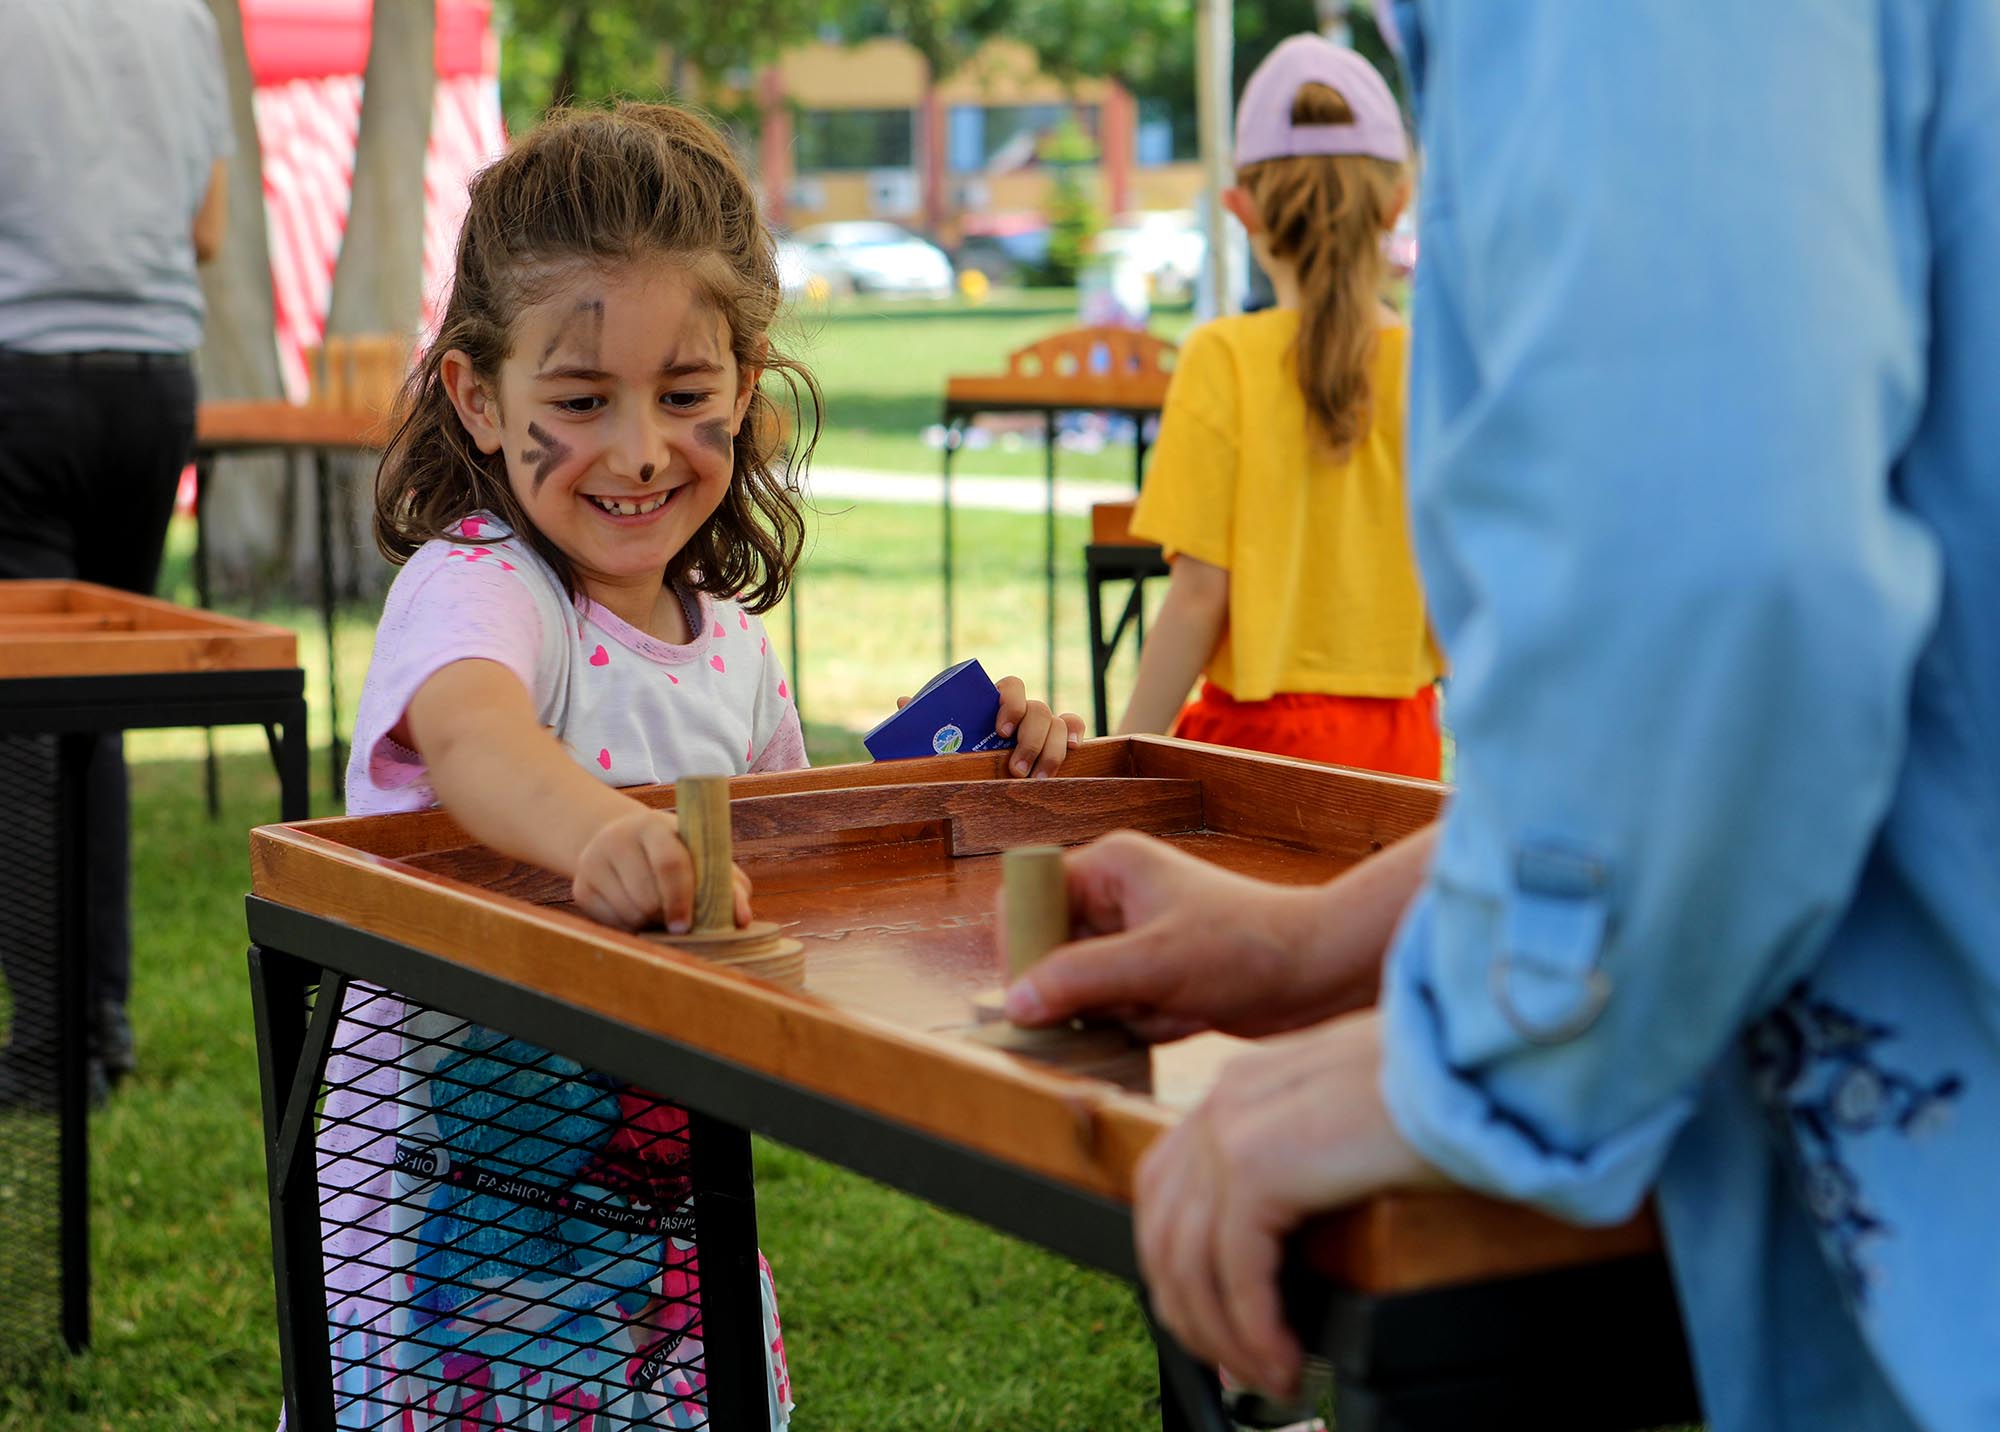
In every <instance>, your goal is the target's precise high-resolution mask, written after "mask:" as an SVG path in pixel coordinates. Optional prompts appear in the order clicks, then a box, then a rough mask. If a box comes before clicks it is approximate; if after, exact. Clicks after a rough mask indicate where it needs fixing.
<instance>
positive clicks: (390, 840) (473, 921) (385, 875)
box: [251, 737, 1657, 1292]
mask: <svg viewBox="0 0 2000 1432" xmlns="http://www.w3.org/2000/svg"><path fill="white" fill-rule="evenodd" d="M1004 759H1005V753H993V754H988V755H974V756H956V757H942V758H936V759H928V760H915V761H897V762H888V763H882V764H877V765H864V766H845V767H829V768H823V769H819V770H812V771H800V772H790V773H785V774H780V775H770V776H750V777H742V778H738V779H737V780H736V781H734V782H733V783H732V788H731V789H732V797H733V809H732V818H733V825H734V829H735V841H736V856H737V859H738V861H739V863H741V864H742V865H743V867H744V868H745V870H746V871H748V872H749V874H750V876H751V878H752V879H753V881H754V882H755V884H756V890H757V901H756V903H757V913H758V915H759V916H760V917H761V918H765V919H771V920H775V921H778V922H780V923H781V924H783V925H785V926H786V927H787V933H789V934H791V935H793V936H796V937H797V938H799V939H800V940H802V941H803V942H804V944H805V946H806V952H807V955H806V958H807V979H806V987H805V989H804V991H803V992H795V991H789V990H784V989H780V988H777V987H775V986H772V985H769V984H765V983H762V982H759V981H756V980H751V979H748V978H745V977H743V976H740V975H736V974H733V973H730V972H728V971H724V970H720V969H717V968H716V967H714V966H712V965H707V964H704V963H703V962H701V961H700V960H699V959H697V958H694V957H691V956H687V955H683V954H679V953H677V952H674V951H672V950H670V949H668V948H665V947H664V946H663V943H662V940H663V938H664V937H659V938H647V937H645V936H642V935H636V934H629V933H625V932H622V931H617V930H612V929H609V928H606V927H605V926H602V925H598V924H596V923H595V922H593V921H591V920H589V919H587V918H585V917H584V916H582V915H581V914H579V913H577V912H576V911H575V910H574V909H573V908H571V907H570V906H569V905H568V903H567V896H568V885H567V882H566V881H565V880H563V879H561V878H560V877H558V876H555V875H553V874H551V873H549V872H547V871H544V870H540V869H538V868H536V867H533V866H527V865H523V864H520V863H518V862H515V861H512V860H509V859H506V858H504V857H501V856H499V855H496V854H494V853H493V852H491V851H489V850H487V849H485V848H484V847H481V846H477V845H474V844H472V843H471V842H470V841H469V839H468V838H467V837H466V835H465V834H464V832H463V831H461V830H460V829H459V828H458V827H457V825H456V824H455V823H454V822H453V821H452V820H451V818H450V817H449V816H447V815H445V814H444V813H442V812H437V811H433V812H423V813H419V814H413V815H403V816H385V817H375V818H371V819H342V820H323V821H312V822H305V823H301V824H298V825H292V826H270V827H265V828H263V829H260V830H258V831H256V832H254V833H253V835H252V839H251V857H252V871H253V886H254V889H255V892H256V894H258V895H259V896H262V897H264V898H266V899H268V900H271V901H273V902H276V903H278V904H281V905H286V906H290V907H292V908H294V909H298V910H302V911H305V912H308V913H311V914H316V915H320V916H323V917H326V918H329V919H332V920H336V921H339V922H341V923H343V924H346V925H348V926H352V927H355V928H358V929H361V930H364V931H367V932H369V933H372V934H376V935H380V936H382V937H385V938H388V939H391V940H396V941H399V942H402V943H404V944H408V945H411V946H413V947H416V948H420V949H423V950H425V951H427V952H430V953H432V954H435V955H438V956H440V957H443V958H445V959H448V960H450V961H453V962H455V963H458V964H460V965H463V966H466V967H468V968H472V969H476V970H479V971H482V972H484V973H486V974H489V975H492V976H497V977H499V978H501V979H504V980H507V981H509V982H512V983H514V984H517V985H522V986H527V987H530V988H534V989H537V990H540V991H542V992H544V993H546V994H549V995H551V996H553V997H556V998H558V999H560V1000H562V1001H564V1002H566V1003H568V1004H572V1005H577V1006H581V1007H583V1008H586V1009H589V1010H591V1011H593V1012H595V1013H599V1014H602V1015H605V1016H607V1017H609V1018H612V1019H615V1020H618V1021H620V1022H621V1023H623V1024H626V1025H628V1026H631V1027H634V1028H639V1029H644V1030H647V1031H651V1032H653V1033H656V1034H658V1035H661V1036H663V1037H665V1038H667V1039H670V1040H673V1041H675V1042H677V1043H680V1044H683V1045H687V1046H691V1047H694V1048H698V1049H701V1050H704V1051H707V1052H710V1053H714V1054H717V1055H721V1056H724V1057H727V1058H728V1059H730V1060H732V1061H735V1062H736V1063H739V1064H743V1065H748V1066H750V1067H753V1068H756V1069H758V1070H760V1071H761V1072H763V1073H765V1074H766V1075H767V1076H770V1077H773V1078H775V1079H778V1080H780V1081H782V1082H784V1083H787V1084H791V1085H793V1086H795V1087H800V1088H804V1089H808V1090H811V1091H812V1092H814V1093H816V1094H819V1095H822V1096H825V1097H829V1098H833V1099H838V1100H840V1101H842V1102H844V1103H846V1104H848V1105H851V1106H854V1107H857V1108H860V1109H863V1110H866V1111H868V1112H870V1113H873V1114H876V1115H879V1116H882V1117H886V1118H890V1119H893V1120H895V1121H896V1122H898V1123H901V1124H903V1125H905V1126H907V1127H911V1128H915V1129H919V1130H922V1131H924V1132H926V1133H929V1134H932V1135H935V1136H936V1137H939V1138H941V1139H946V1140H949V1141H951V1142H953V1143H956V1144H958V1145H960V1146H963V1147H968V1148H972V1149H975V1150H977V1151H979V1152H982V1153H985V1154H987V1155H990V1156H992V1157H995V1158H998V1159H1003V1160H1006V1161H1007V1162H1009V1163H1011V1164H1013V1165H1015V1166H1018V1167H1022V1168H1025V1169H1028V1170H1031V1171H1033V1172H1035V1173H1038V1174H1040V1175H1042V1176H1044V1177H1047V1178H1051V1179H1055V1180H1058V1181H1061V1182H1063V1183H1067V1184H1069V1185H1072V1186H1074V1187H1077V1188H1080V1189H1083V1190H1086V1191H1089V1192H1091V1193H1094V1194H1097V1195H1100V1196H1103V1197H1108V1198H1111V1199H1113V1200H1117V1201H1122V1202H1129V1201H1130V1198H1131V1194H1132V1178H1133V1171H1134V1168H1135V1166H1136V1164H1137V1162H1138V1159H1139V1157H1140V1155H1141V1154H1142V1153H1143V1152H1144V1151H1145V1149H1146V1147H1147V1145H1149V1144H1150V1143H1151V1142H1152V1141H1153V1139H1155V1138H1156V1137H1158V1136H1159V1134H1160V1133H1161V1132H1162V1131H1163V1130H1165V1129H1166V1128H1167V1127H1169V1126H1170V1124H1171V1123H1172V1121H1173V1120H1174V1119H1176V1118H1177V1117H1179V1113H1178V1111H1179V1110H1181V1109H1183V1108H1185V1107H1187V1106H1188V1105H1189V1104H1191V1103H1192V1102H1194V1101H1195V1100H1196V1099H1197V1098H1199V1096H1200V1094H1201V1092H1202V1091H1203V1090H1204V1089H1205V1088H1206V1087H1207V1086H1208V1084H1209V1083H1210V1082H1211V1081H1212V1080H1213V1078H1214V1077H1215V1074H1216V1072H1217V1070H1218V1069H1219V1067H1220V1065H1221V1064H1222V1063H1223V1062H1224V1061H1225V1060H1226V1059H1227V1058H1228V1057H1230V1055H1232V1054H1233V1053H1235V1052H1236V1051H1237V1049H1238V1048H1240V1045H1239V1043H1238V1042H1237V1041H1234V1040H1229V1039H1226V1038H1223V1037H1221V1036H1213V1035H1211V1036H1202V1037H1198V1038H1196V1039H1192V1040H1185V1041H1182V1042H1180V1043H1178V1044H1173V1045H1167V1046H1162V1047H1159V1048H1156V1049H1154V1050H1153V1051H1151V1053H1150V1058H1149V1057H1148V1055H1147V1054H1146V1053H1144V1052H1140V1053H1138V1054H1135V1055H1134V1056H1132V1059H1131V1061H1130V1063H1129V1066H1127V1067H1124V1068H1122V1069H1119V1070H1116V1071H1113V1072H1112V1073H1111V1075H1110V1077H1093V1078H1083V1077H1078V1076H1075V1075H1072V1074H1067V1073H1063V1072H1061V1071H1060V1070H1057V1069H1054V1068H1051V1067H1048V1066H1046V1065H1042V1064H1038V1063H1036V1062H1035V1061H1033V1060H1031V1059H1028V1058H1024V1057H1019V1056H1015V1055H1012V1054H1006V1053H1001V1052H998V1051H996V1050H992V1049H988V1048H984V1047H981V1046H979V1045H977V1044H974V1043H972V1042H970V1041H968V1040H966V1039H964V1038H963V1037H962V1036H961V1034H960V1032H959V1031H960V1030H961V1029H962V1028H963V1027H964V1026H965V1025H966V1024H967V1023H969V1022H970V1020H971V1018H972V1015H971V1010H970V1007H969V1002H970V1000H971V998H972V996H973V995H974V994H976V993H978V992H979V991H981V990H985V989H990V988H994V987H997V986H998V985H999V984H1000V983H1001V975H1000V963H999V957H998V955H997V953H996V951H995V944H994V941H995V933H994V925H993V914H992V912H993V905H994V897H995V894H996V893H997V888H998V881H999V864H1000V862H999V860H998V858H997V857H998V854H999V852H1000V851H1001V850H1004V849H1007V848H1010V847H1012V846H1015V845H1021V844H1028V843H1042V842H1048V843H1063V844H1068V843H1076V842H1080V841H1084V840H1088V839H1091V838H1093V837H1095V836H1097V835H1099V834H1102V833H1104V832H1106V831H1110V830H1113V829H1118V828H1121V827H1123V828H1132V829H1139V830H1144V831H1148V832H1151V833H1153V834H1156V835H1159V836H1161V837H1163V838H1165V839H1167V840H1169V841H1171V842H1172V843H1174V844H1176V845H1178V846H1180V847H1182V848H1184V849H1187V850H1190V851H1192V852H1194V853H1196V854H1198V855H1201V856H1202V857H1204V858H1206V859H1209V860H1213V861H1216V862H1217V863H1219V864H1222V865H1225V866H1228V867H1230V868H1232V869H1237V870H1242V871H1245V872H1248V873H1253V874H1256V875H1259V876H1262V877H1265V878H1268V879H1273V880H1279V881H1285V882H1291V883H1305V882H1311V881H1318V880H1323V879H1325V878H1327V877H1328V876H1330V875H1332V874H1334V873H1335V872H1337V871H1338V870H1340V869H1342V868H1344V867H1345V866H1347V865H1349V864H1351V863H1353V862H1354V861H1356V860H1358V859H1360V858H1362V857H1364V856H1365V855H1367V854H1369V853H1370V852H1372V851H1374V850H1378V849H1380V848H1381V847H1382V846H1384V845H1386V844H1388V843H1390V842H1392V841H1394V840H1396V839H1399V838H1400V837H1402V836H1403V835H1405V834H1407V833H1408V832H1410V831H1411V830H1413V829H1415V828H1416V827H1418V826H1419V825H1421V824H1423V823H1424V822H1426V821H1427V820H1429V819H1431V818H1432V816H1433V815H1434V814H1435V812H1436V810H1437V808H1438V805H1439V803H1440V800H1441V798H1442V795H1443V788H1442V787H1439V786H1435V785H1432V784H1430V783H1427V782H1422V781H1410V780H1403V779H1399V778H1395V777H1383V776H1371V775H1364V774H1361V773H1357V772H1351V771H1342V770H1337V769H1334V768H1331V767H1325V766H1316V765H1311V764H1308V763H1304V762H1296V761H1286V760H1281V759H1277V758H1272V757H1263V756H1253V755H1248V754H1244V753H1238V752H1229V751H1222V750H1219V749H1217V748H1214V747H1204V746H1196V745H1192V744H1188V743H1183V742H1175V741H1169V740H1164V739H1160V738H1156V737H1123V738H1113V739H1109V740H1100V741H1090V742H1085V743H1084V744H1083V746H1081V747H1080V748H1079V749H1078V750H1077V751H1075V752H1074V753H1072V755H1071V758H1070V760H1069V761H1068V763H1067V764H1066V765H1065V768H1064V772H1063V775H1062V776H1061V777H1060V778H1058V779H1055V780H1050V781H1010V780H1007V779H1005V778H1004V777H1003V776H1002V775H1001V768H1002V761H1003V760H1004ZM635 794H637V795H638V796H639V798H640V799H642V800H644V801H646V802H647V803H648V804H651V805H655V806H661V807H671V806H672V804H673V792H672V790H671V789H670V788H657V789H648V790H645V791H641V792H636V793H635ZM1308 1246H1309V1248H1310V1256H1311V1258H1312V1261H1313V1263H1314V1265H1315V1266H1316V1267H1318V1268H1319V1269H1320V1270H1322V1271H1323V1272H1325V1273H1327V1274H1328V1275H1329V1276H1331V1277H1334V1278H1335V1279H1336V1280H1338V1281H1340V1282H1342V1283H1344V1284H1346V1285H1348V1286H1351V1287H1356V1288H1360V1289H1363V1290H1367V1291H1373V1292H1390V1291H1398V1290H1403V1289H1410V1288H1417V1287H1427V1286H1436V1285H1441V1284H1446V1283H1452V1282H1463V1281H1473V1280H1479V1279H1486V1278H1492V1277H1497V1276H1503V1275H1506V1274H1510V1273H1519V1272H1527V1271H1532V1270H1537V1269H1543V1268H1553V1267H1561V1266H1565V1265H1570V1264H1575V1263H1582V1262H1593V1261H1600V1260H1604V1259H1609V1258H1613V1257H1618V1256H1623V1255H1626V1254H1630V1253H1635V1252H1643V1251H1646V1250H1649V1249H1652V1248H1654V1247H1656V1246H1657V1237H1656V1233H1655V1230H1654V1227H1653V1225H1652V1222H1651V1220H1650V1217H1646V1216H1642V1217H1641V1218H1639V1219H1635V1220H1634V1221H1633V1222H1631V1223H1629V1224H1627V1225H1625V1226H1623V1227H1620V1228H1615V1229H1608V1230H1585V1229H1578V1228H1573V1227H1570V1226H1568V1225H1564V1224H1560V1223H1557V1222H1555V1221H1553V1220H1551V1219H1548V1218H1546V1217H1544V1216H1543V1215H1541V1214H1538V1213H1535V1212H1533V1211H1531V1210H1528V1209H1525V1208H1520V1207H1514V1206H1510V1205H1504V1204H1500V1203H1496V1202H1493V1201H1491V1200H1488V1199H1484V1198H1480V1197H1477V1196H1473V1195H1470V1194H1407V1195H1404V1194H1399V1195H1392V1196H1387V1197H1383V1198H1378V1199H1375V1200H1373V1201H1372V1202H1370V1203H1368V1204H1365V1205H1363V1206H1361V1207H1359V1208H1357V1209H1354V1210H1350V1211H1349V1212H1347V1213H1344V1214H1341V1215H1338V1216H1336V1217H1333V1218H1329V1219H1326V1220H1323V1221H1322V1222H1321V1223H1320V1224H1318V1225H1316V1226H1315V1227H1314V1228H1313V1229H1312V1230H1310V1231H1309V1237H1308Z"/></svg>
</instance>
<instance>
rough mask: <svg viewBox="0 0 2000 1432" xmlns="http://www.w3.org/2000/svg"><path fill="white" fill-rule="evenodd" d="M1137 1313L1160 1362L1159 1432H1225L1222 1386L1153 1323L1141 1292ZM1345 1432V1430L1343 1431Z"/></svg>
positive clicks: (1227, 1427)
mask: <svg viewBox="0 0 2000 1432" xmlns="http://www.w3.org/2000/svg"><path fill="white" fill-rule="evenodd" d="M1139 1308H1140V1311H1141V1312H1143V1313H1144V1314H1145V1315H1146V1328H1147V1331H1149V1332H1151V1333H1152V1335H1153V1348H1154V1350H1155V1351H1156V1352H1157V1353H1158V1355H1159V1360H1160V1432H1229V1419H1228V1418H1227V1417H1226V1416H1225V1415H1224V1414H1223V1411H1222V1385H1221V1384H1220V1383H1219V1382H1217V1381H1216V1377H1215V1373H1214V1372H1213V1371H1211V1370H1210V1369H1208V1368H1206V1367H1203V1366H1202V1365H1201V1364H1200V1363H1198V1362H1196V1361H1195V1360H1194V1359H1193V1358H1192V1357H1190V1356H1188V1353H1187V1351H1186V1349H1184V1348H1183V1347H1182V1346H1181V1345H1180V1344H1179V1343H1177V1342H1175V1341H1174V1340H1173V1338H1172V1337H1171V1336H1170V1335H1168V1333H1167V1332H1166V1331H1165V1330H1164V1329H1163V1328H1161V1327H1160V1325H1159V1324H1158V1323H1156V1322H1154V1321H1153V1310H1152V1308H1151V1306H1150V1305H1149V1304H1148V1303H1147V1302H1146V1296H1145V1294H1144V1293H1143V1292H1142V1293H1141V1294H1140V1295H1139ZM1343 1432H1345V1429H1343Z"/></svg>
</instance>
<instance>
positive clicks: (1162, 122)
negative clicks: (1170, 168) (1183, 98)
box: [1135, 99, 1201, 165]
mask: <svg viewBox="0 0 2000 1432" xmlns="http://www.w3.org/2000/svg"><path fill="white" fill-rule="evenodd" d="M1136 138H1137V141H1138V142H1137V145H1136V148H1137V151H1138V152H1137V155H1136V156H1135V157H1136V158H1137V159H1138V161H1139V163H1140V164H1144V165H1152V164H1185V163H1190V162H1192V161H1194V160H1198V159H1200V158H1201V130H1200V129H1199V127H1198V126H1197V125H1196V123H1195V112H1194V106H1193V105H1192V104H1186V105H1172V104H1169V103H1167V101H1165V100H1163V99H1148V100H1141V101H1140V102H1139V128H1138V134H1137V136H1136Z"/></svg>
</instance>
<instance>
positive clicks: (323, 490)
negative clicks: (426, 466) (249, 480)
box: [194, 440, 368, 816]
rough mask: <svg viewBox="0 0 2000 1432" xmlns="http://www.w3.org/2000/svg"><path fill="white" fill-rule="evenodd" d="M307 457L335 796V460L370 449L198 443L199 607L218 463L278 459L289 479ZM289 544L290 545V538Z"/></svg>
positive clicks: (210, 773)
mask: <svg viewBox="0 0 2000 1432" xmlns="http://www.w3.org/2000/svg"><path fill="white" fill-rule="evenodd" d="M302 451H309V452H310V454H311V456H312V464H313V506H314V508H315V510H316V512H317V514H318V526H319V532H318V556H319V616H320V625H321V626H322V628H323V629H324V631H325V636H326V707H327V721H328V730H329V735H330V739H329V741H328V743H327V779H328V781H329V782H330V783H331V785H332V788H333V790H334V792H335V794H338V793H339V792H340V791H341V790H342V789H343V787H344V786H345V785H346V779H347V756H346V751H345V749H344V747H343V743H342V741H341V739H340V679H339V665H340V663H339V658H338V654H337V646H336V641H335V635H334V618H335V616H336V615H337V611H338V606H339V597H338V593H337V591H336V583H335V581H334V574H333V494H334V493H335V492H336V491H337V490H339V485H338V484H336V483H335V482H334V480H333V457H334V454H335V453H336V452H364V451H368V449H365V448H357V447H347V446H344V445H343V446H338V447H327V446H325V445H322V444H301V443H292V442H279V441H276V440H272V441H265V442H235V441H231V442H227V443H217V444H207V443H202V442H199V441H197V442H196V444H195V449H194V591H195V604H196V605H197V606H199V607H201V608H202V609H203V610H204V611H206V610H208V609H209V600H210V591H209V577H208V520H207V519H208V489H209V486H210V479H211V478H212V477H213V476H214V473H215V460H216V459H217V458H218V457H224V456H227V457H244V456H248V455H250V454H253V453H273V454H276V455H277V456H278V457H279V458H281V459H282V460H283V461H284V463H285V466H286V470H287V476H288V478H289V475H290V470H291V466H292V462H293V460H294V458H296V457H297V456H298V455H299V453H301V452H302ZM285 540H286V541H288V542H289V541H290V540H291V536H290V534H289V533H287V534H286V538H285ZM207 780H208V813H209V814H210V815H211V816H212V815H214V814H216V813H217V811H218V810H219V809H220V808H221V793H220V791H219V790H218V789H217V784H216V781H217V776H216V765H215V744H214V741H213V739H211V740H210V742H209V747H208V766H207Z"/></svg>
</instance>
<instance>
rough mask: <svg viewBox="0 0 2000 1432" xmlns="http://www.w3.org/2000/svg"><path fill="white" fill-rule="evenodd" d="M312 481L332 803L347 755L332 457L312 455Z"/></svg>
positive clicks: (323, 451)
mask: <svg viewBox="0 0 2000 1432" xmlns="http://www.w3.org/2000/svg"><path fill="white" fill-rule="evenodd" d="M313 480H314V482H315V483H316V484H317V492H316V497H317V502H316V504H315V505H316V506H317V507H318V508H319V614H320V621H321V622H322V624H323V625H324V626H325V628H326V711H327V724H328V736H327V748H326V751H327V772H328V775H329V778H330V779H331V781H332V783H333V794H334V797H335V799H338V798H339V797H340V794H341V791H342V789H343V788H344V787H345V785H346V773H347V753H346V751H345V750H343V749H342V746H341V740H340V682H339V676H338V668H339V665H340V662H339V659H338V655H337V653H336V651H335V648H334V627H333V622H334V608H335V606H336V599H335V594H334V581H333V455H332V454H331V453H329V452H327V451H326V449H324V448H321V449H320V450H318V451H317V452H315V453H314V454H313Z"/></svg>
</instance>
